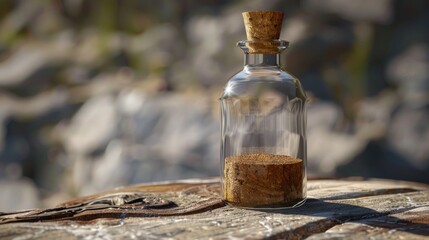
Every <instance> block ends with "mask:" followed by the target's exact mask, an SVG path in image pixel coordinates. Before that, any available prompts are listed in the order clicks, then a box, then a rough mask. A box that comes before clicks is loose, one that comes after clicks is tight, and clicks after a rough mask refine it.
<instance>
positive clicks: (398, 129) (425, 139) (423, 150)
mask: <svg viewBox="0 0 429 240" xmlns="http://www.w3.org/2000/svg"><path fill="white" fill-rule="evenodd" d="M428 119H429V106H428V105H427V106H425V107H421V108H413V107H410V106H401V107H400V108H399V109H398V110H397V111H396V112H395V114H394V115H393V117H392V122H391V124H390V126H389V130H388V132H387V135H386V141H387V145H388V146H389V147H391V148H392V149H395V150H396V151H397V153H399V154H401V155H402V156H404V157H406V158H407V159H408V161H409V164H411V165H413V166H414V167H416V168H418V169H421V170H429V125H428V124H427V123H428Z"/></svg>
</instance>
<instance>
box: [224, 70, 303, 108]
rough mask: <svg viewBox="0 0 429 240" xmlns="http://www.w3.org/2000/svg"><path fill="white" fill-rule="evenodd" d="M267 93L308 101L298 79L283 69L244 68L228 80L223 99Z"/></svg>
mask: <svg viewBox="0 0 429 240" xmlns="http://www.w3.org/2000/svg"><path fill="white" fill-rule="evenodd" d="M266 91H270V92H276V93H280V94H282V95H286V96H287V97H288V98H289V99H293V98H296V97H299V98H301V99H302V100H306V99H307V97H306V95H305V92H304V89H303V88H302V86H301V83H300V81H299V80H298V78H296V77H294V76H293V75H292V74H290V73H288V72H286V71H284V70H283V69H281V68H271V69H248V68H244V69H243V70H242V71H240V72H238V73H236V74H235V75H233V76H232V77H231V78H230V79H229V80H228V82H227V83H226V86H225V89H224V92H223V95H222V97H221V98H222V99H224V98H230V97H243V96H246V97H249V96H252V95H254V94H255V93H261V92H266Z"/></svg>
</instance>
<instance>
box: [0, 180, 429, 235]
mask: <svg viewBox="0 0 429 240" xmlns="http://www.w3.org/2000/svg"><path fill="white" fill-rule="evenodd" d="M219 187H220V185H219V182H218V180H216V179H213V180H193V181H181V182H174V183H164V184H152V185H138V186H130V187H125V188H119V189H116V190H114V191H111V192H109V193H102V194H98V195H94V196H89V197H84V198H79V199H76V200H73V201H70V202H67V203H63V204H60V205H59V206H58V207H56V208H52V209H46V210H30V211H22V212H19V213H11V214H10V213H9V214H8V213H0V239H14V238H16V239H44V240H45V239H159V238H174V239H208V238H212V239H225V238H246V239H261V238H268V239H279V238H280V239H302V238H308V239H332V238H339V239H367V238H373V239H401V238H403V239H429V187H428V186H427V185H423V184H417V183H410V182H398V181H388V180H375V179H373V180H362V179H345V180H310V181H309V182H308V195H309V199H308V200H307V203H306V204H304V205H303V206H302V207H300V208H296V209H286V210H276V211H255V210H246V209H240V208H234V207H230V206H225V205H224V203H223V202H222V201H221V200H220V199H219V193H218V192H219Z"/></svg>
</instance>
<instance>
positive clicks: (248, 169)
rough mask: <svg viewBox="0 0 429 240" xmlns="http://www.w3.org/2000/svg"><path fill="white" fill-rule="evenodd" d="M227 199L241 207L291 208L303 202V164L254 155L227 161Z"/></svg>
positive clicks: (264, 154) (299, 161)
mask: <svg viewBox="0 0 429 240" xmlns="http://www.w3.org/2000/svg"><path fill="white" fill-rule="evenodd" d="M223 187H224V191H223V192H224V199H225V200H226V201H227V202H229V203H231V204H233V205H235V206H241V207H250V208H252V207H255V208H258V207H266V208H270V207H288V206H293V205H295V204H297V203H299V202H301V201H302V200H303V199H304V196H303V161H302V160H301V159H297V158H293V157H290V156H287V155H274V154H268V153H253V154H245V155H240V156H231V157H227V158H226V159H225V168H224V186H223Z"/></svg>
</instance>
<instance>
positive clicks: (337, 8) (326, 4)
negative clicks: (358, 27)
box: [304, 0, 393, 23]
mask: <svg viewBox="0 0 429 240" xmlns="http://www.w3.org/2000/svg"><path fill="white" fill-rule="evenodd" d="M304 7H305V8H307V9H310V10H313V11H317V12H323V13H335V14H338V15H340V16H342V17H344V18H346V19H349V20H351V21H374V22H377V23H389V22H390V21H391V20H392V18H393V6H392V0H378V1H371V0H360V1H352V2H350V1H347V0H327V1H318V0H306V1H304Z"/></svg>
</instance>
